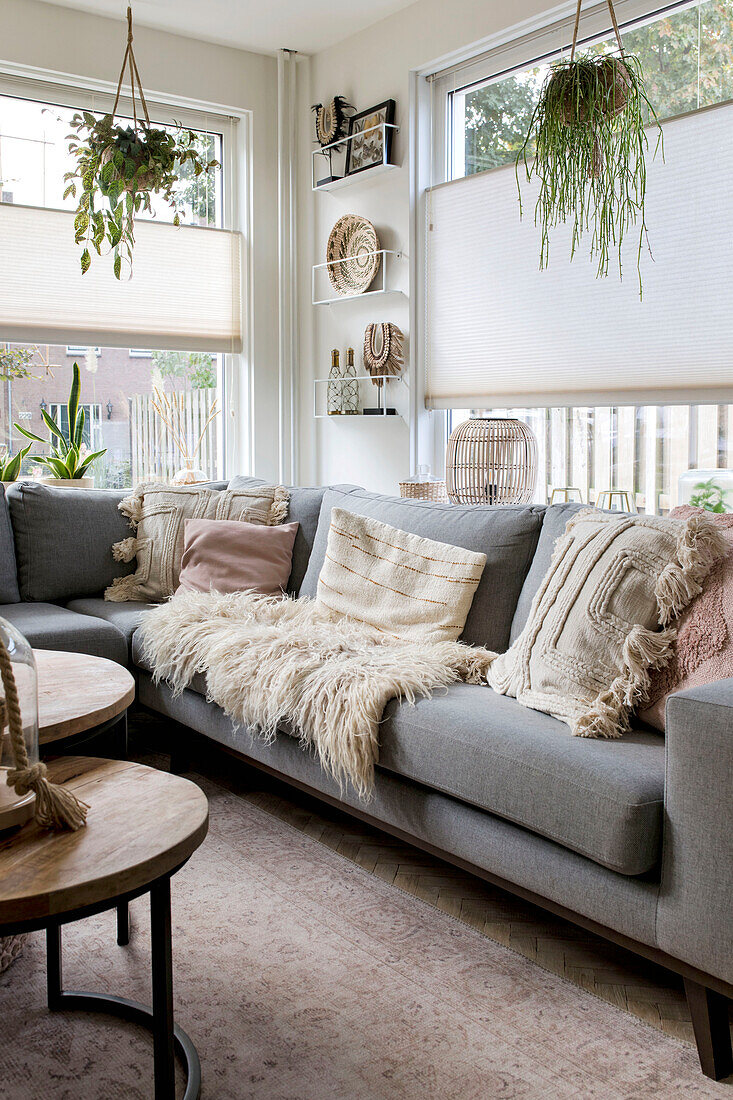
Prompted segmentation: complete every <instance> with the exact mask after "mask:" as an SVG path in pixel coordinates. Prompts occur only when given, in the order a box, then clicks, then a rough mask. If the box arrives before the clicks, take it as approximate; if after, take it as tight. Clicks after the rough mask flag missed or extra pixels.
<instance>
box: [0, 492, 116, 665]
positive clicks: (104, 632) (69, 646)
mask: <svg viewBox="0 0 733 1100" xmlns="http://www.w3.org/2000/svg"><path fill="white" fill-rule="evenodd" d="M62 491H64V490H62ZM66 491H68V492H73V490H71V489H69V490H66ZM0 617H1V618H3V619H7V620H8V622H9V623H12V624H13V626H15V627H17V629H18V630H19V631H20V632H21V634H23V635H24V636H25V637H26V638H27V639H28V641H29V642H30V644H31V645H32V646H34V647H35V648H36V649H61V650H64V651H65V652H67V653H90V654H91V655H92V656H93V657H108V658H109V659H110V660H111V661H117V663H118V664H120V665H126V664H127V663H128V647H127V640H126V639H125V636H124V634H123V633H122V631H121V630H118V629H117V627H116V626H113V625H112V623H108V622H105V621H104V620H103V619H96V618H93V617H92V616H91V615H79V614H78V613H77V612H76V611H71V610H69V608H68V607H59V606H58V605H57V604H54V603H41V602H34V603H15V604H4V605H2V606H0Z"/></svg>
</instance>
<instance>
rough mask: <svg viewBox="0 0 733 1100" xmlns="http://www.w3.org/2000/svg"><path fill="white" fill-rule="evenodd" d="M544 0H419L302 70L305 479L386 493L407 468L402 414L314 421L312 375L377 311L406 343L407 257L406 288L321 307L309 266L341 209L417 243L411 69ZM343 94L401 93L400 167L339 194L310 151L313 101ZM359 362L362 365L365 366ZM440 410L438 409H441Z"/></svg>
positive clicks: (390, 236)
mask: <svg viewBox="0 0 733 1100" xmlns="http://www.w3.org/2000/svg"><path fill="white" fill-rule="evenodd" d="M546 6H547V5H546V4H544V3H543V2H542V0H501V2H500V0H493V2H492V0H480V2H474V0H451V2H450V3H446V2H445V0H418V3H415V4H413V5H411V6H410V7H408V8H404V9H403V10H402V11H400V12H397V13H396V14H395V15H393V16H390V17H389V18H387V19H384V20H382V21H381V22H379V23H376V24H374V25H373V26H371V27H369V28H367V29H366V30H364V31H362V32H360V33H359V34H356V35H353V36H352V37H351V38H348V39H346V40H345V41H343V42H341V43H339V45H337V46H334V47H332V48H330V49H328V50H324V51H322V52H321V53H318V54H315V55H314V56H313V57H312V58H311V60H310V63H309V65H308V66H307V67H306V66H304V67H303V72H302V73H301V94H300V96H299V102H300V118H299V123H298V124H299V128H300V132H301V134H303V135H304V140H303V142H302V145H301V150H300V164H299V169H300V189H301V190H300V195H301V208H300V213H301V218H300V230H301V231H300V245H301V270H300V273H299V278H300V286H301V294H300V303H301V378H300V392H301V401H300V404H301V417H300V480H301V482H303V483H309V482H312V483H318V482H322V483H328V482H333V481H344V480H349V481H355V482H358V483H360V484H363V485H365V486H367V487H368V488H372V489H375V490H377V491H380V492H389V493H397V492H398V484H397V483H398V482H399V481H400V480H401V479H402V478H404V477H406V476H408V474H409V472H410V435H409V427H408V424H407V423H406V422H405V421H404V420H402V419H401V418H399V419H397V418H390V421H391V422H384V423H383V422H381V421H380V422H375V421H374V420H372V419H371V418H365V417H360V418H359V419H358V421H357V418H356V417H354V418H349V420H348V422H347V421H345V420H341V419H339V420H338V421H333V420H318V421H314V420H313V417H312V399H311V393H312V379H313V378H314V377H323V376H324V375H327V374H328V368H329V363H330V358H329V354H330V349H331V348H332V347H338V348H339V349H341V351H342V353H343V349H344V348H345V347H347V346H349V345H351V346H353V347H354V349H355V350H356V352H357V360H356V361H357V366H360V363H361V357H360V349H361V346H362V343H363V335H364V328H365V326H366V324H367V323H368V322H369V321H393V322H394V323H396V324H397V325H399V327H400V328H401V329H402V331H403V332H404V333H405V335H406V337H407V338H408V340H407V346H408V349H409V344H410V340H409V337H410V333H409V297H408V295H409V292H410V289H411V288H410V285H409V278H408V265H407V262H406V261H403V262H401V263H400V264H399V273H398V280H399V286H400V287H401V288H403V289H404V290H405V291H406V292H407V293H406V295H405V296H404V297H400V296H393V295H390V296H385V297H384V298H373V299H369V298H367V299H364V300H363V301H350V302H342V303H339V304H337V305H334V306H318V307H312V306H311V304H310V302H311V295H310V269H311V265H312V264H314V263H320V262H322V261H323V260H324V259H325V247H326V241H327V239H328V234H329V232H330V230H331V227H332V226H333V224H334V222H335V221H336V219H337V218H338V217H340V216H341V215H342V214H345V213H355V214H362V215H364V216H365V217H367V218H369V220H370V221H372V222H373V223H374V225H375V226H376V228H377V231H378V233H379V237H380V240H381V242H382V247H384V248H398V249H403V250H404V251H405V252H408V253H409V251H410V249H411V248H412V247H414V245H413V244H412V243H411V242H410V239H409V235H410V173H409V164H408V152H409V145H408V112H409V86H410V74H411V71H414V70H418V69H421V68H423V67H424V66H426V65H428V64H429V63H430V62H431V61H433V60H435V59H438V58H441V57H444V56H445V55H447V54H449V53H451V52H452V51H455V50H460V49H462V48H463V47H466V46H468V45H470V44H471V43H474V42H479V41H480V40H482V39H485V38H487V37H488V36H490V35H493V34H497V33H499V32H500V31H502V30H503V29H504V28H506V27H509V26H514V25H515V24H517V23H519V22H520V21H522V20H524V19H530V18H533V17H535V16H537V15H538V14H539V13H540V12H541V11H542V10H543V8H545V7H546ZM308 78H309V79H308ZM334 94H341V95H344V96H345V97H346V99H347V100H348V101H349V102H350V103H353V104H354V105H355V106H356V107H357V108H358V109H359V110H364V109H365V108H367V107H370V106H372V105H373V104H376V103H380V102H382V101H383V100H385V99H395V100H396V101H397V116H396V119H395V121H396V122H397V124H398V125H399V126H400V127H401V131H400V133H399V134H398V136H397V138H396V149H395V152H396V161H397V163H398V164H399V166H400V167H399V170H398V171H395V172H391V173H387V174H385V175H382V176H379V177H378V178H377V179H376V180H374V181H372V182H371V183H366V182H365V183H364V185H362V184H361V183H355V184H354V185H353V186H351V187H347V188H344V189H343V190H340V191H336V192H333V193H329V192H325V193H321V194H312V193H311V190H310V186H311V174H310V173H311V165H310V155H311V150H312V149H313V148H314V146H313V143H312V140H311V139H312V137H313V119H312V115H311V113H310V111H309V105H310V104H312V103H317V102H323V101H325V100H327V99H329V98H331V97H332V96H333V95H334ZM359 373H361V370H359ZM390 389H391V390H392V392H393V398H394V400H392V402H391V403H393V404H396V405H397V407H398V408H399V409H400V410H401V411H402V412H404V414H405V416H407V415H408V409H409V405H408V399H407V393H406V391H404V390H403V391H402V392H401V393H399V394H398V390H397V387H395V386H394V385H391V386H390ZM433 415H435V414H433Z"/></svg>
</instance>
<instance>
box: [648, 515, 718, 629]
mask: <svg viewBox="0 0 733 1100" xmlns="http://www.w3.org/2000/svg"><path fill="white" fill-rule="evenodd" d="M728 550H729V547H728V543H727V541H726V539H725V536H724V535H723V532H722V531H721V529H720V527H718V525H717V524H716V523H715V522H714V521H713V520H712V519H710V518H709V517H708V516H705V515H695V516H690V518H689V519H687V520H683V521H682V529H681V530H680V533H679V535H678V537H677V558H678V560H677V561H676V562H670V563H669V565H667V566H665V568H664V570H663V571H662V573H661V575H660V577H659V580H658V581H657V586H656V590H655V595H656V597H657V606H658V607H659V622H660V623H661V624H662V625H663V626H665V625H666V624H667V623H669V622H671V621H672V619H675V618H677V616H678V615H680V614H681V613H682V612H683V611H684V610H685V608H686V607H687V605H688V604H689V602H690V601H691V600H693V599H694V598H695V596H699V595H700V593H701V592H702V585H703V581H704V580H705V579H706V577H707V576H708V574H709V573H710V571H711V569H713V567H714V566H715V565H717V563H718V562H719V561H722V559H723V558H724V557H725V556H726V554H727V553H728Z"/></svg>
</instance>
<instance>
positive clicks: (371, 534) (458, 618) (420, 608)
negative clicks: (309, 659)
mask: <svg viewBox="0 0 733 1100" xmlns="http://www.w3.org/2000/svg"><path fill="white" fill-rule="evenodd" d="M485 564H486V555H485V554H474V553H473V552H472V551H470V550H463V549H461V548H460V547H458V546H449V545H447V544H446V543H443V542H434V541H433V540H432V539H423V538H420V537H419V536H418V535H411V534H408V533H407V532H406V531H399V530H398V529H397V528H396V527H389V526H388V525H387V524H386V523H380V522H379V521H378V520H376V519H369V518H367V517H366V516H356V515H354V514H353V513H352V512H346V511H345V510H344V509H343V508H334V509H333V511H332V512H331V527H330V530H329V533H328V546H327V548H326V560H325V561H324V563H323V568H322V569H321V575H320V577H319V578H318V596H317V601H318V603H319V604H320V605H321V606H322V607H324V608H325V609H326V610H328V611H332V612H335V613H336V614H340V615H350V616H351V617H352V618H354V619H358V620H359V622H363V623H368V624H369V626H373V627H376V629H377V630H380V631H384V632H385V633H387V634H393V635H394V636H395V637H398V638H425V639H426V640H429V641H431V642H439V641H446V642H448V641H456V640H457V639H458V637H459V636H460V634H461V631H462V630H463V627H464V625H465V622H466V616H467V615H468V611H469V608H470V607H471V600H472V599H473V594H474V592H475V591H476V588H477V587H478V582H479V581H480V580H481V573H482V572H483V568H484V565H485Z"/></svg>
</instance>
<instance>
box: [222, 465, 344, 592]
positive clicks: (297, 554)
mask: <svg viewBox="0 0 733 1100" xmlns="http://www.w3.org/2000/svg"><path fill="white" fill-rule="evenodd" d="M265 484H266V483H265V481H263V480H262V478H258V477H244V476H239V475H238V476H237V477H233V478H232V480H231V481H230V482H229V488H230V489H244V488H246V487H247V486H250V485H265ZM287 488H288V491H289V492H290V506H289V508H288V519H287V522H288V523H298V524H299V525H300V526H299V527H298V533H297V535H296V536H295V544H294V546H293V566H292V569H291V571H290V579H289V580H288V592H291V593H292V594H293V595H295V596H297V595H298V594H299V593H300V588H301V585H302V583H303V577H304V576H305V573H306V569H307V568H308V561H309V559H310V555H311V550H312V549H313V540H314V539H315V537H316V528H317V527H318V517H319V515H320V513H321V502H322V500H323V494H324V493H325V492H326V488H327V487H326V486H324V485H320V486H317V487H313V488H311V487H304V486H300V485H288V486H287ZM334 488H338V489H342V490H343V491H344V492H349V491H350V490H352V489H356V488H358V486H356V485H338V486H334Z"/></svg>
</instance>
